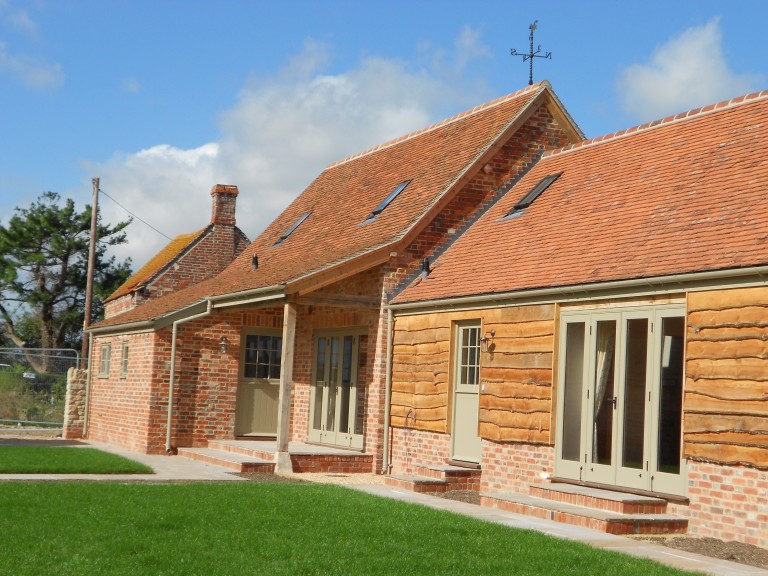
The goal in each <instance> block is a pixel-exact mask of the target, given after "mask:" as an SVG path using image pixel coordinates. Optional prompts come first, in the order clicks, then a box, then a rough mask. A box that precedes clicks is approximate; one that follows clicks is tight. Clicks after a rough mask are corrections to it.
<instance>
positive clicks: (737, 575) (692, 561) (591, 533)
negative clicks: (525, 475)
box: [0, 439, 768, 576]
mask: <svg viewBox="0 0 768 576" xmlns="http://www.w3.org/2000/svg"><path fill="white" fill-rule="evenodd" d="M11 442H12V441H10V440H2V439H0V445H2V444H6V445H7V444H9V443H11ZM25 442H27V441H25V440H17V441H15V442H13V443H15V444H17V445H18V444H22V443H25ZM50 443H54V444H55V443H56V441H53V442H50ZM62 444H64V443H63V442H62ZM68 444H69V445H72V443H68ZM76 444H77V445H82V446H86V445H87V446H93V447H95V448H99V449H101V450H104V451H107V452H112V453H114V454H119V455H121V456H125V457H127V458H131V459H132V460H136V461H138V462H141V463H143V464H147V465H148V466H151V467H152V468H153V469H154V470H155V474H130V475H127V474H125V475H123V474H120V475H117V474H112V475H98V474H95V475H94V474H90V475H85V474H61V475H54V474H0V481H11V480H47V481H54V480H57V481H61V480H91V481H106V482H109V481H113V482H114V481H120V482H125V481H134V482H135V481H140V482H141V481H143V482H174V481H175V482H179V481H186V482H189V481H216V482H238V481H240V482H242V481H244V479H243V478H241V477H239V476H237V475H236V474H233V473H232V472H231V471H229V470H226V469H224V468H221V467H219V466H214V465H212V464H206V463H204V462H197V461H194V460H189V459H187V458H183V457H180V456H157V455H147V454H138V453H135V452H129V451H128V450H125V449H123V448H119V447H115V446H110V445H105V444H97V443H87V444H86V443H76ZM295 476H297V477H299V478H302V479H306V480H310V481H316V482H326V483H334V484H342V485H347V486H348V487H349V488H353V489H356V490H361V491H363V492H366V493H368V494H374V495H376V496H382V497H385V498H394V499H396V500H401V501H403V502H409V503H413V504H421V505H424V506H429V507H430V508H435V509H438V510H445V511H448V512H453V513H455V514H463V515H465V516H471V517H473V518H477V519H479V520H484V521H486V522H495V523H496V524H503V525H504V526H510V527H512V528H521V529H525V530H536V531H537V532H542V533H544V534H548V535H550V536H554V537H557V538H564V539H567V540H576V541H579V542H584V543H586V544H589V545H591V546H595V547H597V548H604V549H606V550H613V551H616V552H622V553H624V554H629V555H631V556H637V557H641V558H649V559H651V560H655V561H656V562H660V563H662V564H666V565H669V566H674V567H675V568H682V569H684V570H692V571H699V572H704V573H707V574H713V575H717V576H757V575H765V576H768V570H763V569H760V568H754V567H752V566H746V565H743V564H737V563H735V562H728V561H726V560H718V559H716V558H709V557H706V556H701V555H699V554H693V553H690V552H684V551H680V550H674V549H672V548H667V547H666V546H662V545H660V544H654V543H652V542H648V541H645V540H634V539H631V538H625V537H622V536H614V535H611V534H605V533H603V532H598V531H595V530H590V529H587V528H580V527H577V526H571V525H569V524H561V523H559V522H552V521H549V520H541V519H538V518H532V517H530V516H523V515H520V514H513V513H511V512H505V511H503V510H497V509H494V508H486V507H483V506H477V505H475V504H467V503H465V502H457V501H455V500H448V499H445V498H437V497H435V496H428V495H426V494H417V493H415V492H409V491H406V490H401V489H398V488H394V487H392V486H387V485H385V484H384V483H382V481H381V476H376V475H373V474H350V475H338V474H336V475H333V474H297V475H295Z"/></svg>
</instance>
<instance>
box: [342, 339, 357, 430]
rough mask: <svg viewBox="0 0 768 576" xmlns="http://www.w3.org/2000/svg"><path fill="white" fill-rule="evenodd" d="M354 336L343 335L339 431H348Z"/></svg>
mask: <svg viewBox="0 0 768 576" xmlns="http://www.w3.org/2000/svg"><path fill="white" fill-rule="evenodd" d="M353 344H354V338H353V337H352V336H344V352H343V357H342V363H341V398H340V399H339V432H343V433H348V432H349V398H350V388H351V387H352V345H353Z"/></svg>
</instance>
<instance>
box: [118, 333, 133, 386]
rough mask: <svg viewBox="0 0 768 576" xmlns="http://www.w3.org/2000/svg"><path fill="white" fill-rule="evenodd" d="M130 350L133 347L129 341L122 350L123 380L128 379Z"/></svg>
mask: <svg viewBox="0 0 768 576" xmlns="http://www.w3.org/2000/svg"><path fill="white" fill-rule="evenodd" d="M130 348H131V346H130V344H129V343H128V341H127V340H126V341H125V342H123V344H122V348H121V350H120V377H121V378H127V377H128V359H129V352H130Z"/></svg>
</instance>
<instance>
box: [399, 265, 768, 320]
mask: <svg viewBox="0 0 768 576" xmlns="http://www.w3.org/2000/svg"><path fill="white" fill-rule="evenodd" d="M766 276H768V265H764V266H749V267H744V268H721V269H717V270H704V271H693V272H684V273H680V274H669V275H666V276H654V277H640V278H625V279H618V280H607V281H603V282H592V283H588V284H563V285H558V286H541V287H538V288H525V289H521V290H512V291H508V292H489V293H483V294H470V295H466V296H448V297H438V298H427V299H422V300H405V301H403V302H395V301H392V302H390V303H389V304H388V307H389V308H390V309H392V310H393V311H395V312H398V311H402V312H404V313H406V312H407V313H418V312H424V311H436V310H439V309H442V308H446V307H449V308H451V309H458V308H464V307H478V308H488V307H489V306H491V305H497V306H498V305H520V304H521V303H526V304H531V303H544V302H570V301H578V300H584V299H585V298H588V299H590V300H597V299H601V298H607V299H610V298H616V297H617V296H627V295H633V296H637V295H639V294H646V293H647V294H654V295H659V294H669V293H680V292H683V291H693V290H695V291H700V290H712V289H713V288H717V287H720V288H722V287H730V286H733V285H734V284H736V283H737V284H740V285H745V284H748V285H760V286H764V285H765V283H766ZM395 300H396V298H395Z"/></svg>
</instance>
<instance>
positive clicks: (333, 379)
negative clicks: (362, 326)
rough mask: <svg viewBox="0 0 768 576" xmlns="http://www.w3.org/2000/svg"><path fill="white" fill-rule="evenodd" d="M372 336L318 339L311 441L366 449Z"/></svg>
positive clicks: (332, 335) (327, 335)
mask: <svg viewBox="0 0 768 576" xmlns="http://www.w3.org/2000/svg"><path fill="white" fill-rule="evenodd" d="M367 344H368V336H367V335H366V334H362V333H354V332H353V333H325V334H319V335H318V336H317V337H316V338H315V367H314V374H313V379H312V391H311V401H310V414H309V434H308V436H309V440H310V441H312V442H318V443H321V444H329V445H332V446H341V447H345V448H356V449H362V448H363V435H364V428H365V399H366V383H365V373H366V366H367V356H368V355H367Z"/></svg>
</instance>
